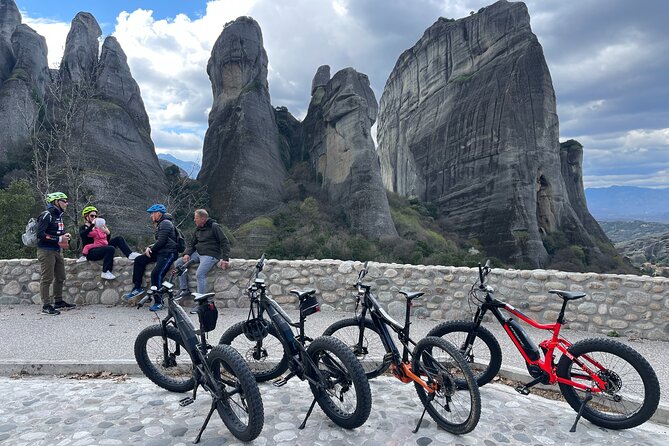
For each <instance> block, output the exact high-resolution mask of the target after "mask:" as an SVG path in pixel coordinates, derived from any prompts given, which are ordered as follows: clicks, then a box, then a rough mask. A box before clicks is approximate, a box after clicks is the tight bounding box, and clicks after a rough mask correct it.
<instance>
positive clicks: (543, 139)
mask: <svg viewBox="0 0 669 446" xmlns="http://www.w3.org/2000/svg"><path fill="white" fill-rule="evenodd" d="M378 141H379V148H378V150H379V157H380V161H381V169H382V177H383V182H384V185H385V186H386V188H388V189H390V190H392V191H395V192H398V193H400V194H403V195H406V196H415V197H418V198H420V199H421V200H424V201H428V202H433V203H435V204H437V205H438V207H439V209H440V212H441V214H442V215H443V216H445V217H446V218H447V220H448V221H449V223H450V225H451V227H452V228H453V229H454V230H455V231H457V232H458V233H460V234H461V235H463V236H465V237H472V238H476V239H478V240H479V241H480V242H481V244H482V246H483V247H484V248H485V250H486V252H487V253H488V254H489V255H494V256H497V257H500V258H502V259H506V260H509V261H513V262H517V263H521V262H525V263H527V264H530V265H532V266H535V267H537V266H542V265H545V262H546V260H547V258H548V253H547V251H546V249H545V248H544V245H543V238H545V237H547V236H549V235H550V234H554V233H560V232H562V233H565V234H567V235H568V238H569V240H568V241H569V242H573V243H575V244H576V243H577V242H580V243H584V244H585V246H590V247H593V246H595V244H596V242H597V241H601V242H604V243H607V240H606V238H605V236H603V233H601V230H600V231H597V230H596V229H595V226H596V224H594V226H593V224H592V222H593V220H592V217H590V215H589V213H588V211H587V208H586V207H585V202H584V200H582V195H583V191H582V183H581V181H580V167H579V168H576V164H578V165H580V162H579V163H576V164H570V166H571V167H569V166H564V165H563V162H564V161H567V162H568V163H569V160H571V161H573V159H574V157H575V155H574V154H575V152H574V154H572V155H570V154H569V152H565V155H566V156H563V155H561V151H560V145H559V141H558V117H557V114H556V106H555V93H554V91H553V86H552V82H551V77H550V73H549V71H548V67H547V65H546V62H545V59H544V56H543V50H542V48H541V45H540V44H539V42H538V40H537V38H536V36H535V35H534V34H533V33H532V30H531V28H530V20H529V15H528V12H527V8H526V6H525V5H524V4H523V3H520V2H518V3H509V2H506V1H499V2H497V3H495V4H493V5H491V6H489V7H487V8H483V9H482V10H481V11H479V13H477V14H474V15H472V16H470V17H467V18H464V19H461V20H457V21H454V20H447V19H443V18H442V19H439V20H438V21H437V22H436V23H435V24H434V25H432V26H431V27H430V28H429V29H428V30H427V31H426V32H425V33H424V35H423V37H422V38H421V39H420V40H419V41H418V42H417V43H416V44H415V45H414V46H413V47H412V48H411V49H409V50H407V51H405V52H404V53H403V54H402V55H401V56H400V58H399V60H398V61H397V63H396V65H395V68H394V69H393V71H392V73H391V74H390V77H389V79H388V81H387V83H386V86H385V89H384V92H383V95H382V98H381V101H380V112H379V129H378ZM576 157H578V156H576ZM576 177H578V178H576ZM568 183H569V185H568Z"/></svg>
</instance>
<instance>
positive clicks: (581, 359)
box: [557, 339, 660, 429]
mask: <svg viewBox="0 0 669 446" xmlns="http://www.w3.org/2000/svg"><path fill="white" fill-rule="evenodd" d="M568 351H569V353H570V354H571V355H573V356H574V359H570V358H569V357H567V356H565V355H562V357H561V358H560V361H559V362H558V367H557V376H559V377H560V378H565V379H571V380H572V381H575V382H578V383H580V384H583V385H586V386H588V387H592V388H596V387H597V384H596V383H595V381H594V380H593V379H592V378H591V377H590V375H589V374H588V373H586V368H587V369H588V370H590V371H592V372H594V373H595V374H596V375H597V376H598V377H599V378H600V379H602V380H603V381H604V382H605V383H606V388H604V389H601V391H600V392H592V393H591V395H592V400H591V401H589V402H588V404H586V406H585V408H584V409H583V418H585V419H586V420H589V421H590V422H592V423H593V424H596V425H597V426H601V427H604V428H608V429H628V428H631V427H635V426H638V425H640V424H642V423H645V422H646V421H648V420H649V419H650V417H652V416H653V414H654V413H655V410H656V409H657V406H658V404H659V402H660V384H659V382H658V380H657V375H655V371H654V370H653V368H652V367H651V365H650V364H649V363H648V361H646V359H645V358H644V357H643V356H641V355H640V354H639V353H638V352H637V351H636V350H634V349H632V348H630V347H628V346H626V345H624V344H621V343H620V342H616V341H613V340H611V339H584V340H582V341H579V342H576V343H575V344H573V345H572V346H571V347H569V350H568ZM580 364H583V365H584V366H583V367H582V366H581V365H580ZM584 367H585V368H584ZM560 392H562V395H563V396H564V398H565V400H567V402H568V403H569V405H570V406H571V407H572V408H573V409H574V410H575V411H577V412H578V410H579V409H580V407H581V402H582V401H583V399H584V398H585V397H586V392H585V391H582V390H579V389H576V388H574V387H572V386H570V385H569V384H563V383H560Z"/></svg>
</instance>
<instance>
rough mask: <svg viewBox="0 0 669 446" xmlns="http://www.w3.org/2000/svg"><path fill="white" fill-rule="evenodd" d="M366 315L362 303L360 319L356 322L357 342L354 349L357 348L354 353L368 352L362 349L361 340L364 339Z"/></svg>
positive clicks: (365, 308) (365, 309)
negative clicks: (357, 327) (357, 328)
mask: <svg viewBox="0 0 669 446" xmlns="http://www.w3.org/2000/svg"><path fill="white" fill-rule="evenodd" d="M366 316H367V307H365V306H364V305H363V307H362V311H361V312H360V320H359V322H358V326H359V328H360V329H359V330H358V343H357V344H356V349H357V350H359V351H357V352H355V353H359V354H361V355H362V354H367V353H368V352H365V351H363V348H364V347H363V341H364V339H365V317H366Z"/></svg>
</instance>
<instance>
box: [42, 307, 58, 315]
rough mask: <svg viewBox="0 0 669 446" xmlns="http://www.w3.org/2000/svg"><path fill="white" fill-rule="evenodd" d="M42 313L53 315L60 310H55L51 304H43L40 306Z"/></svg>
mask: <svg viewBox="0 0 669 446" xmlns="http://www.w3.org/2000/svg"><path fill="white" fill-rule="evenodd" d="M42 314H50V315H52V316H55V315H57V314H60V311H58V310H55V309H54V308H53V307H52V306H51V305H44V306H43V307H42Z"/></svg>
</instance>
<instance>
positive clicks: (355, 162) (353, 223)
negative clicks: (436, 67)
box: [302, 67, 397, 238]
mask: <svg viewBox="0 0 669 446" xmlns="http://www.w3.org/2000/svg"><path fill="white" fill-rule="evenodd" d="M329 72H330V69H329V67H320V68H319V69H318V72H317V73H316V76H315V77H314V81H313V83H312V98H311V103H310V105H309V111H308V113H307V117H306V118H305V120H304V123H303V129H302V132H303V133H302V135H303V144H304V146H305V147H306V148H307V150H308V153H309V159H310V162H311V164H312V167H313V170H314V171H315V172H316V173H317V175H318V178H319V179H320V180H321V182H322V187H323V189H325V191H326V192H327V196H328V200H329V202H330V203H329V204H330V206H331V207H332V208H334V209H340V210H341V211H342V212H344V214H345V215H346V217H347V221H348V224H349V227H350V228H351V229H352V230H353V232H355V233H357V234H361V235H363V236H365V237H368V238H378V237H381V236H388V235H390V236H396V235H397V231H396V230H395V225H394V224H393V221H392V218H391V217H390V207H389V205H388V198H387V196H386V192H385V189H384V188H383V184H382V182H381V171H380V166H379V162H378V159H377V157H376V152H375V148H374V141H373V140H372V137H371V133H370V129H371V127H372V125H373V124H374V121H375V120H376V114H377V110H378V105H377V102H376V98H375V97H374V92H373V91H372V89H371V88H370V87H369V79H368V78H367V76H366V75H364V74H362V73H358V72H357V71H355V70H354V69H353V68H345V69H343V70H341V71H339V72H337V73H336V74H335V75H334V77H333V78H332V79H329V80H328V79H327V76H328V75H329Z"/></svg>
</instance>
